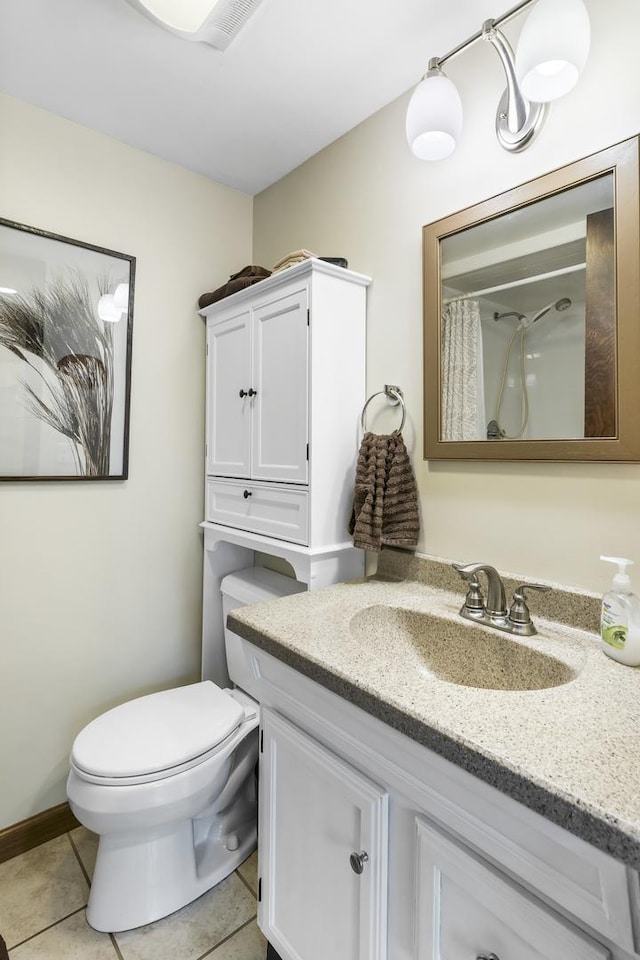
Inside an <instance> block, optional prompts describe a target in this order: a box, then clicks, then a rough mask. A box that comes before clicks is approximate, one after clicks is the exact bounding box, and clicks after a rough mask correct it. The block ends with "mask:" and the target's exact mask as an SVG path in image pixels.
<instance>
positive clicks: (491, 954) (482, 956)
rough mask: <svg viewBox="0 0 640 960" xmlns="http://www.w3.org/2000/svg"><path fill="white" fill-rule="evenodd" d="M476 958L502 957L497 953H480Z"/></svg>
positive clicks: (492, 959)
mask: <svg viewBox="0 0 640 960" xmlns="http://www.w3.org/2000/svg"><path fill="white" fill-rule="evenodd" d="M476 960H500V957H499V956H497V954H495V953H479V954H478V956H477V957H476Z"/></svg>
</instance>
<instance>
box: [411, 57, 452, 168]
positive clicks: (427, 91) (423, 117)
mask: <svg viewBox="0 0 640 960" xmlns="http://www.w3.org/2000/svg"><path fill="white" fill-rule="evenodd" d="M461 131H462V102H461V100H460V94H459V93H458V91H457V90H456V87H455V85H454V84H453V83H452V82H451V80H449V78H448V77H446V76H445V75H444V73H442V71H441V70H437V69H434V70H429V72H428V73H427V75H426V77H425V78H424V80H422V81H421V82H420V83H419V84H418V86H417V87H416V89H415V90H414V91H413V96H412V97H411V100H410V101H409V107H408V109H407V140H408V142H409V146H410V147H411V150H412V151H413V153H414V154H415V155H416V157H419V158H420V159H421V160H443V159H444V158H445V157H448V156H449V155H450V154H451V153H453V151H454V149H455V146H456V143H457V141H458V139H459V137H460V133H461Z"/></svg>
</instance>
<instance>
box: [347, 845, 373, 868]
mask: <svg viewBox="0 0 640 960" xmlns="http://www.w3.org/2000/svg"><path fill="white" fill-rule="evenodd" d="M368 859H369V854H368V853H365V851H364V850H363V851H362V853H352V854H351V856H350V857H349V863H350V864H351V869H352V870H353V872H354V873H362V871H363V870H364V865H365V863H366V862H367V860H368Z"/></svg>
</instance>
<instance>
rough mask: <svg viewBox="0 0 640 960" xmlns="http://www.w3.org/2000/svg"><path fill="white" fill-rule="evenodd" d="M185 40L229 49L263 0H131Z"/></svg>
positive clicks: (151, 17)
mask: <svg viewBox="0 0 640 960" xmlns="http://www.w3.org/2000/svg"><path fill="white" fill-rule="evenodd" d="M128 2H129V3H130V4H131V6H132V7H135V8H136V10H139V11H140V12H141V13H144V14H145V16H147V17H149V19H150V20H153V21H154V23H157V24H158V25H159V26H161V27H164V28H165V30H170V31H171V33H175V34H176V36H178V37H182V39H183V40H196V41H199V42H200V43H208V44H209V45H210V46H212V47H215V48H216V50H226V48H227V47H228V46H229V44H230V43H231V41H232V40H233V38H234V37H235V36H236V34H237V33H238V32H239V31H240V30H241V28H242V27H243V26H244V24H245V23H246V22H247V20H248V19H249V17H250V16H251V14H252V13H253V12H254V10H255V9H256V7H258V6H259V5H260V3H261V2H262V0H188V2H186V0H128Z"/></svg>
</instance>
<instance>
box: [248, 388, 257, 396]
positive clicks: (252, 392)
mask: <svg viewBox="0 0 640 960" xmlns="http://www.w3.org/2000/svg"><path fill="white" fill-rule="evenodd" d="M248 396H250V397H257V396H258V391H257V390H254V389H253V387H249V393H248Z"/></svg>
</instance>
